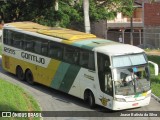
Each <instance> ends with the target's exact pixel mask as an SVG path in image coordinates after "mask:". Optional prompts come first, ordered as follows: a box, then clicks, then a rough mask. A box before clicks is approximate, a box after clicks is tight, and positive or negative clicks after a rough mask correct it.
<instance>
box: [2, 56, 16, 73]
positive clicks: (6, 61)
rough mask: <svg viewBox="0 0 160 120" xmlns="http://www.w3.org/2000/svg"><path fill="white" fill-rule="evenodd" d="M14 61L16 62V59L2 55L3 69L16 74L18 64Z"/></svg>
mask: <svg viewBox="0 0 160 120" xmlns="http://www.w3.org/2000/svg"><path fill="white" fill-rule="evenodd" d="M14 61H15V58H13V57H10V56H7V55H4V54H3V55H2V66H3V69H4V70H6V71H8V72H10V73H13V74H16V72H15V65H16V63H15V62H14Z"/></svg>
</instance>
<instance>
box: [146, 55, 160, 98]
mask: <svg viewBox="0 0 160 120" xmlns="http://www.w3.org/2000/svg"><path fill="white" fill-rule="evenodd" d="M148 60H150V61H153V62H155V63H157V64H158V66H160V56H155V55H153V56H148ZM150 71H151V74H152V73H154V67H153V66H150ZM151 88H152V93H153V94H155V95H156V96H158V97H160V90H159V88H160V74H159V75H158V76H153V75H152V76H151Z"/></svg>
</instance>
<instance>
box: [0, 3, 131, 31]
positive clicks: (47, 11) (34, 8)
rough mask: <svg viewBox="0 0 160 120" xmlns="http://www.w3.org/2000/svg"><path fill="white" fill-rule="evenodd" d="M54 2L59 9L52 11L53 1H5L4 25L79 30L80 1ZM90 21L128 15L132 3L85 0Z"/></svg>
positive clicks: (81, 19)
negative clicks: (31, 24)
mask: <svg viewBox="0 0 160 120" xmlns="http://www.w3.org/2000/svg"><path fill="white" fill-rule="evenodd" d="M79 1H80V2H76V3H75V4H72V3H73V0H58V2H59V10H58V11H55V10H54V4H55V0H47V1H46V0H7V3H4V2H1V4H0V10H1V12H2V13H3V18H4V21H5V22H12V21H34V22H38V23H40V24H43V25H48V26H61V27H70V28H73V29H74V28H75V26H76V28H79V29H81V30H82V28H83V24H84V23H83V16H84V15H83V0H79ZM89 2H90V9H89V10H90V20H91V21H92V22H93V21H99V20H106V19H113V18H114V17H115V16H116V13H117V12H123V14H124V15H130V14H131V13H132V5H133V3H132V0H127V1H126V0H89Z"/></svg>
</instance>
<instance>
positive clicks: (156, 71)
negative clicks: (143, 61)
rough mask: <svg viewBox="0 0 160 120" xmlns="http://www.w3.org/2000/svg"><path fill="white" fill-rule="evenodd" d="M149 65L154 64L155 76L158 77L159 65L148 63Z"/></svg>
mask: <svg viewBox="0 0 160 120" xmlns="http://www.w3.org/2000/svg"><path fill="white" fill-rule="evenodd" d="M148 63H150V64H152V65H153V66H154V71H155V72H154V75H155V76H158V72H159V68H158V64H156V63H154V62H152V61H148Z"/></svg>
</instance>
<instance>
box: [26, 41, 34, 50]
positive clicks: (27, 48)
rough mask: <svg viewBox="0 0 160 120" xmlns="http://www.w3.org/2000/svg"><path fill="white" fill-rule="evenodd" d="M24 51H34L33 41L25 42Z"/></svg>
mask: <svg viewBox="0 0 160 120" xmlns="http://www.w3.org/2000/svg"><path fill="white" fill-rule="evenodd" d="M26 50H28V51H34V42H33V41H30V42H26Z"/></svg>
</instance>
